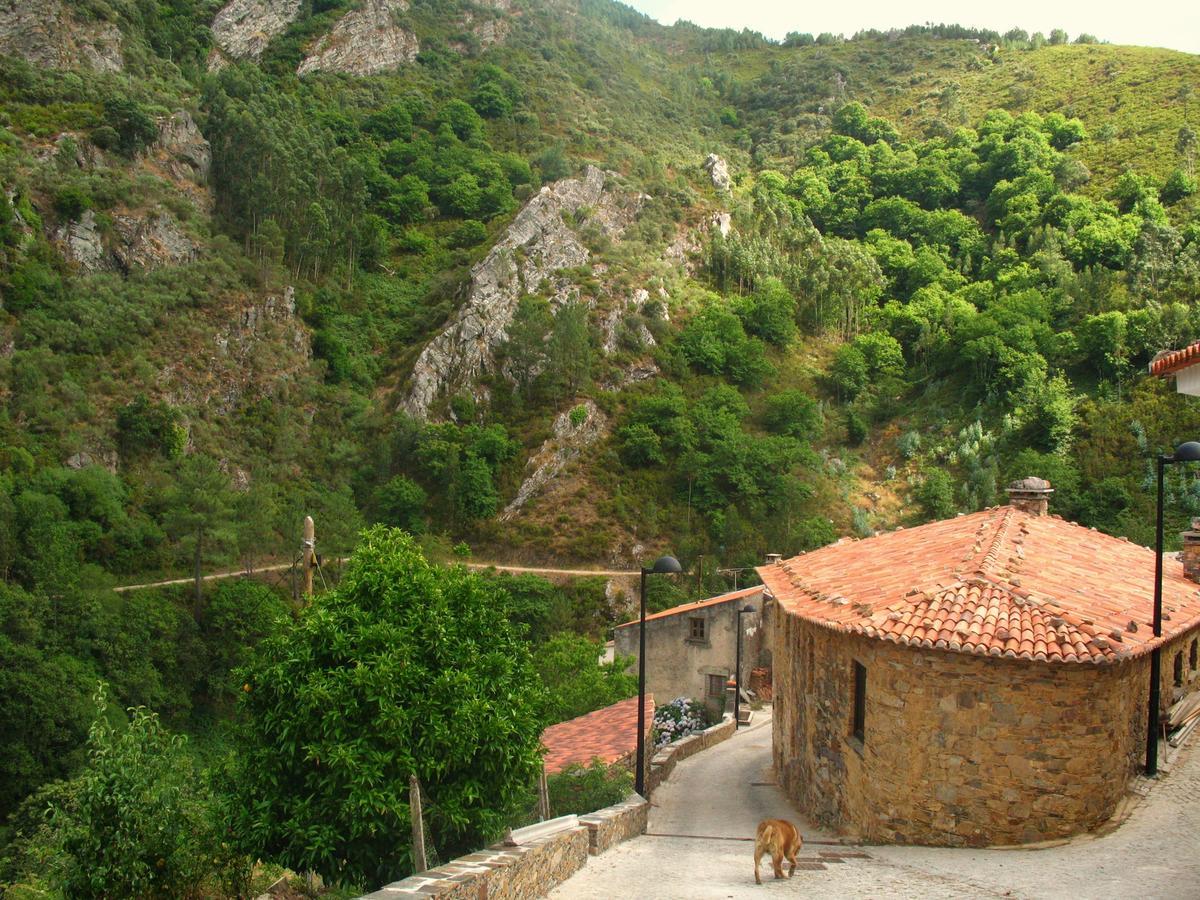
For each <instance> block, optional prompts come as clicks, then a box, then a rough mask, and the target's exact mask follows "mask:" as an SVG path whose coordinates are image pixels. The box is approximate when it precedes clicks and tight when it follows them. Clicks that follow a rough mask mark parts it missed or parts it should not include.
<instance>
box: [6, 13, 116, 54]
mask: <svg viewBox="0 0 1200 900" xmlns="http://www.w3.org/2000/svg"><path fill="white" fill-rule="evenodd" d="M0 53H4V54H8V55H9V56H19V57H21V58H22V59H24V60H26V61H27V62H29V63H30V64H31V65H33V66H37V67H42V68H48V69H80V68H82V69H91V70H93V71H96V72H120V71H121V70H122V69H123V68H124V67H125V59H124V57H123V56H122V54H121V32H120V29H118V28H117V26H116V25H115V24H114V23H112V22H105V21H102V20H99V19H95V20H86V21H85V20H84V19H82V18H80V17H78V16H76V15H74V14H73V13H72V12H71V10H70V8H69V7H68V5H67V4H66V3H64V2H62V0H0Z"/></svg>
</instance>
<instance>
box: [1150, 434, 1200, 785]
mask: <svg viewBox="0 0 1200 900" xmlns="http://www.w3.org/2000/svg"><path fill="white" fill-rule="evenodd" d="M1188 462H1200V442H1197V441H1185V442H1184V443H1182V444H1180V445H1179V446H1178V447H1176V448H1175V452H1174V453H1173V454H1171V455H1170V456H1165V455H1163V454H1161V453H1160V454H1159V455H1158V504H1157V510H1156V512H1157V521H1156V523H1155V529H1154V637H1156V638H1159V637H1162V559H1163V473H1164V470H1165V469H1166V467H1167V466H1169V465H1171V464H1173V463H1188ZM1161 677H1162V648H1161V647H1160V646H1157V645H1156V646H1155V648H1154V649H1153V650H1151V651H1150V704H1149V709H1148V710H1147V713H1146V775H1147V776H1154V775H1157V774H1158V704H1159V693H1160V691H1161V690H1162V687H1161V685H1160V683H1159V682H1160V679H1161Z"/></svg>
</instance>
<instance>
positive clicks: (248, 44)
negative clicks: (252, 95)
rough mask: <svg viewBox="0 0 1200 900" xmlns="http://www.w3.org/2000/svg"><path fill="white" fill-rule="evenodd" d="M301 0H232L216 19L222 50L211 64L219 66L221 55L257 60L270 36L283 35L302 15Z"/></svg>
mask: <svg viewBox="0 0 1200 900" xmlns="http://www.w3.org/2000/svg"><path fill="white" fill-rule="evenodd" d="M301 6H302V0H231V2H230V3H228V4H226V5H225V6H224V7H222V9H221V11H220V12H219V13H217V15H216V18H215V19H213V23H212V33H213V40H214V41H215V42H216V45H217V47H218V48H220V50H219V53H218V54H217V55H214V56H213V57H210V59H209V67H210V68H218V67H219V66H220V65H221V62H222V60H221V56H220V54H224V55H225V56H226V57H228V58H230V59H237V60H241V59H258V58H259V57H260V56H262V53H263V51H264V50H266V49H267V45H268V44H269V43H271V39H272V38H274V37H276V36H278V35H280V34H283V32H284V31H285V30H286V29H287V27H288V26H289V25H291V24H292V22H294V21H296V17H297V16H299V15H300V7H301Z"/></svg>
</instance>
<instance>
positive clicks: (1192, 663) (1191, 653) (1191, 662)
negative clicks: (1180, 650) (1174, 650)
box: [1188, 638, 1197, 671]
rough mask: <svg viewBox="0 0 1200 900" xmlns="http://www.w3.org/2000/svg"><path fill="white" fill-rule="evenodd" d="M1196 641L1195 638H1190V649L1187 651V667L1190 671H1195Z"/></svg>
mask: <svg viewBox="0 0 1200 900" xmlns="http://www.w3.org/2000/svg"><path fill="white" fill-rule="evenodd" d="M1196 641H1197V638H1192V649H1191V650H1189V651H1188V666H1189V667H1190V668H1191V669H1192V671H1195V670H1196Z"/></svg>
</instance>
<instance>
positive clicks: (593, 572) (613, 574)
mask: <svg viewBox="0 0 1200 900" xmlns="http://www.w3.org/2000/svg"><path fill="white" fill-rule="evenodd" d="M333 562H336V563H342V562H345V560H344V559H337V560H333ZM463 565H465V566H466V567H467V568H468V569H496V570H497V571H500V572H516V573H517V574H530V575H550V576H556V577H565V578H584V577H589V576H599V577H601V578H636V577H637V576H638V574H639V573H638V571H637V569H633V570H628V569H552V568H545V567H540V566H516V565H509V564H508V563H502V562H468V563H463ZM291 567H292V563H277V564H274V565H269V566H257V567H256V568H254V569H253V570H252V571H247V570H246V569H229V570H227V571H224V572H213V573H212V574H211V575H204V576H203V577H202V578H201V579H200V580H201V581H220V580H221V579H224V578H251V577H253V576H255V575H257V574H259V573H260V572H282V571H284V570H286V569H290V568H291ZM193 580H194V579H192V578H168V579H166V580H164V581H147V582H144V583H142V584H123V585H120V586H118V587H114V588H113V590H114V591H116V592H117V593H119V594H120V593H124V592H126V591H141V590H147V589H149V588H161V587H174V586H175V585H180V584H191V583H192V582H193Z"/></svg>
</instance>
